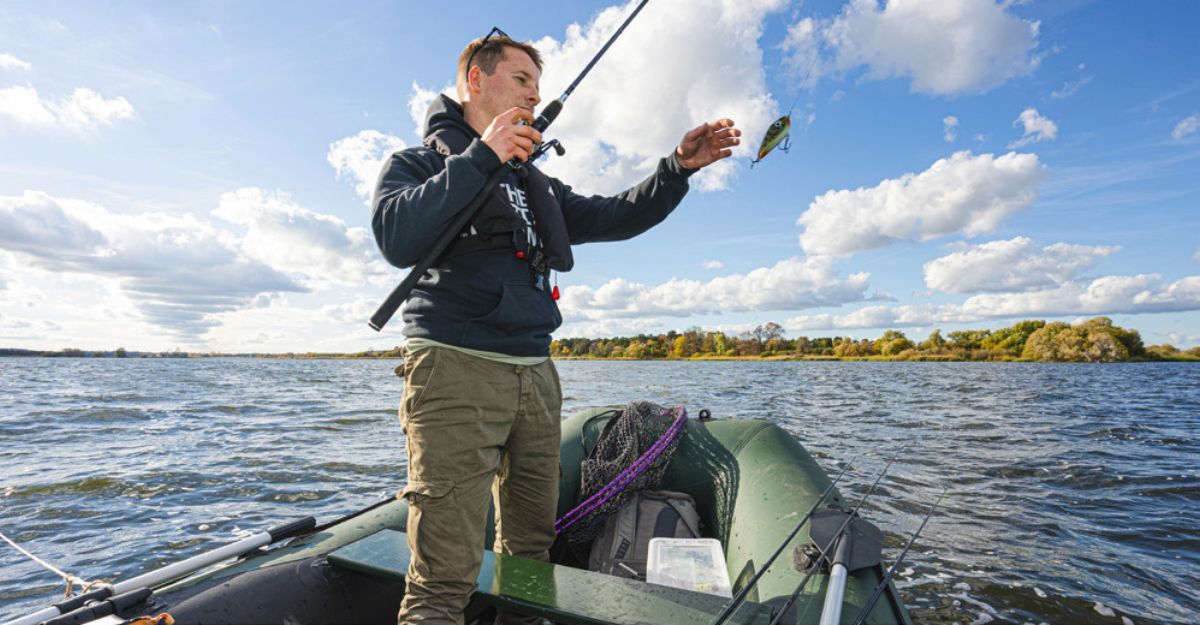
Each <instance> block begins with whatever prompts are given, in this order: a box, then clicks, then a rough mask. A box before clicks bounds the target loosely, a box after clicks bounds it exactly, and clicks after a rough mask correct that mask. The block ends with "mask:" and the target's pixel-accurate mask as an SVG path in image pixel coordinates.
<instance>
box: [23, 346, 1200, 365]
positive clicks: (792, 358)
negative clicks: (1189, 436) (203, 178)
mask: <svg viewBox="0 0 1200 625" xmlns="http://www.w3.org/2000/svg"><path fill="white" fill-rule="evenodd" d="M403 357H404V356H403V355H402V354H400V353H398V352H397V353H390V352H388V353H375V354H369V355H364V354H333V353H330V354H319V353H311V354H287V353H284V354H266V353H263V354H257V353H254V354H222V353H213V352H208V353H199V352H168V353H167V355H163V354H160V353H155V352H129V353H128V354H126V355H125V356H115V355H113V353H112V352H103V351H86V350H81V352H80V353H64V352H61V351H39V350H13V349H0V358H123V359H127V360H135V359H151V360H162V359H204V358H246V359H257V360H398V359H401V358H403ZM551 358H552V359H553V360H556V361H589V362H1035V363H1065V362H1089V361H1074V360H1032V359H1026V358H999V357H997V358H987V359H974V358H963V357H958V356H952V355H933V354H920V355H916V356H823V355H812V354H807V355H799V354H771V355H763V356H690V357H687V358H673V357H667V358H590V357H587V356H551ZM1095 362H1105V363H1106V364H1115V363H1135V362H1200V356H1192V355H1189V354H1184V353H1180V354H1177V355H1172V356H1165V357H1153V356H1142V357H1137V358H1129V359H1127V360H1118V361H1095Z"/></svg>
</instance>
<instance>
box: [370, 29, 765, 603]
mask: <svg viewBox="0 0 1200 625" xmlns="http://www.w3.org/2000/svg"><path fill="white" fill-rule="evenodd" d="M541 69H542V63H541V58H540V56H539V55H538V52H537V50H536V49H534V48H533V47H532V46H530V45H528V44H525V43H520V42H517V41H514V40H512V39H510V38H508V37H507V36H504V35H503V34H501V35H500V36H490V35H489V36H488V37H484V38H481V39H477V40H475V41H472V42H471V43H470V44H469V45H468V46H467V47H466V49H464V50H463V52H462V54H461V55H460V57H459V63H458V77H457V90H458V97H459V100H461V102H462V104H461V106H460V105H459V104H458V103H456V102H454V101H453V100H451V99H450V98H447V97H445V96H441V97H440V98H439V99H438V100H436V101H435V102H434V103H433V105H432V106H431V107H430V109H429V113H428V116H427V118H426V131H425V145H424V146H423V147H417V148H409V149H407V150H404V151H401V152H398V153H396V154H394V155H392V157H391V159H390V160H389V162H388V163H387V164H386V166H385V167H384V169H383V172H382V174H381V175H380V179H379V182H378V185H377V188H376V192H375V198H374V203H373V212H372V218H371V224H372V227H373V229H374V233H375V240H376V243H378V244H379V248H380V250H381V251H382V252H383V255H384V257H385V258H386V259H387V260H388V262H390V263H391V264H393V265H395V266H397V267H409V266H412V265H414V264H416V262H417V261H418V260H419V259H421V258H422V257H423V256H424V255H425V254H426V253H428V250H429V249H430V247H431V246H432V245H433V242H434V241H435V239H437V237H438V235H439V234H441V233H442V231H443V230H444V229H446V228H447V227H448V223H449V222H450V221H451V220H452V218H453V216H454V215H455V214H456V213H457V212H458V211H459V210H461V209H462V208H463V207H464V206H465V205H466V204H467V203H469V202H470V201H471V199H472V198H473V197H475V195H476V194H477V193H478V192H479V191H480V190H481V189H482V187H483V186H484V182H485V179H486V178H487V177H488V176H489V174H491V173H492V172H493V171H495V170H496V169H497V168H499V167H508V166H507V165H505V163H506V162H508V161H510V160H514V159H515V160H517V161H525V160H526V159H527V158H528V157H529V155H530V153H531V152H532V151H533V149H534V147H535V145H537V144H538V143H540V142H541V139H542V138H541V135H540V133H538V132H537V131H536V130H534V129H533V128H532V127H530V126H527V125H521V122H526V123H532V122H533V120H534V115H533V112H534V108H535V107H536V106H537V104H538V102H539V101H540V100H541V97H540V95H539V93H538V81H539V79H540V77H541ZM614 105H617V103H614ZM733 126H734V124H733V121H732V120H728V119H722V120H719V121H716V122H711V123H708V124H704V125H702V126H699V127H697V128H695V129H693V130H692V131H690V132H688V133H687V134H686V135H684V137H683V140H682V142H681V143H680V145H679V147H678V148H677V149H676V150H675V151H674V153H672V154H671V155H669V156H667V157H666V158H664V159H662V160H661V161H660V162H659V164H658V168H657V170H656V171H655V173H654V174H653V175H651V176H650V177H649V178H647V179H646V180H645V181H643V182H642V183H640V184H639V185H637V186H635V187H633V188H632V189H630V190H628V191H626V192H624V193H622V194H620V195H617V196H614V197H610V198H602V197H599V196H592V197H584V196H582V195H579V194H576V193H574V192H572V191H571V188H570V187H568V186H566V185H564V184H563V183H561V182H559V181H558V180H555V179H552V178H548V177H547V176H545V175H544V174H542V173H541V172H540V171H538V170H537V169H536V168H535V167H533V166H531V165H528V164H527V165H525V166H524V167H523V168H521V170H520V171H519V172H513V173H511V174H509V175H508V176H507V177H506V178H505V179H504V180H503V181H502V183H501V184H500V185H499V186H498V187H497V189H496V190H495V191H494V193H493V194H492V196H491V197H490V198H489V200H488V202H487V203H486V204H485V205H484V206H483V207H482V209H481V210H480V213H479V216H478V217H476V218H475V220H474V221H473V222H472V223H471V224H470V226H469V227H468V228H466V230H465V231H464V232H462V233H461V235H460V236H459V237H458V238H457V239H456V241H455V243H454V244H453V245H451V247H450V248H449V249H447V251H446V252H445V253H443V255H442V256H441V257H440V258H439V259H438V261H437V262H435V263H434V264H433V267H432V268H431V269H430V270H429V271H428V272H426V274H425V275H424V276H423V277H422V278H421V280H420V281H419V282H418V283H417V285H416V287H415V288H414V289H413V291H412V294H411V295H409V297H408V299H407V300H406V301H405V306H404V311H403V319H404V335H405V338H406V341H405V363H404V365H403V367H402V368H401V369H399V370H398V372H399V373H401V374H402V375H403V376H404V377H405V388H404V395H403V398H402V400H401V405H400V421H401V426H402V428H403V429H404V432H405V436H406V440H407V449H406V451H407V455H408V485H407V486H406V487H405V489H404V490H403V492H402V493H401V496H403V497H405V498H406V499H408V501H409V504H410V508H409V517H408V544H409V547H410V548H411V550H412V553H413V558H412V564H411V566H410V567H409V571H408V579H407V589H406V592H405V596H404V601H403V603H402V604H401V608H400V615H399V619H400V622H401V623H418V622H420V623H462V621H463V614H462V611H463V608H464V607H465V606H466V603H467V600H468V598H469V597H470V594H471V592H472V591H473V590H474V588H475V578H476V576H477V575H478V573H479V568H480V564H481V561H482V557H483V554H482V551H483V549H484V547H485V545H484V535H485V531H486V528H485V524H486V519H487V512H488V504H489V503H490V502H491V501H493V500H494V501H495V503H496V518H495V530H496V542H495V545H494V549H495V550H496V551H497V552H500V553H505V554H511V555H516V556H521V557H525V558H535V559H539V560H546V559H547V558H548V550H549V548H550V545H551V543H553V541H554V519H555V512H556V508H557V500H558V478H559V465H558V450H559V438H560V425H559V422H560V420H561V416H560V412H561V408H562V390H561V387H560V386H559V379H558V374H557V372H556V371H555V369H554V365H553V363H552V362H551V361H550V358H549V354H550V333H551V332H553V331H554V330H555V329H556V328H558V326H559V325H560V324H561V323H562V316H561V315H560V314H559V311H558V305H557V303H556V302H555V300H556V299H557V297H558V291H557V288H556V287H552V286H551V282H550V278H551V272H552V271H568V270H570V269H571V266H572V264H573V262H574V261H573V258H572V255H571V245H575V244H579V243H586V242H590V241H617V240H623V239H628V238H630V237H633V236H635V235H637V234H640V233H642V232H644V231H646V230H647V229H649V228H650V227H652V226H654V225H655V224H657V223H659V222H660V221H662V220H663V219H665V218H666V216H667V215H668V214H669V213H670V212H671V211H672V210H673V209H674V208H675V206H676V205H677V204H678V203H679V201H680V200H681V199H682V198H683V196H684V194H685V193H687V190H688V183H687V178H688V176H690V175H691V174H692V173H694V172H695V171H696V170H698V169H700V168H702V167H705V166H707V165H709V164H711V163H713V162H716V161H718V160H720V159H722V158H726V157H728V156H729V155H730V152H731V148H732V147H733V146H735V145H737V144H738V143H739V141H740V140H739V139H738V137H739V136H740V135H741V132H740V131H739V130H737V129H735V128H734V127H733ZM510 618H511V617H510V616H509V615H503V614H502V615H501V619H502V620H507V619H510Z"/></svg>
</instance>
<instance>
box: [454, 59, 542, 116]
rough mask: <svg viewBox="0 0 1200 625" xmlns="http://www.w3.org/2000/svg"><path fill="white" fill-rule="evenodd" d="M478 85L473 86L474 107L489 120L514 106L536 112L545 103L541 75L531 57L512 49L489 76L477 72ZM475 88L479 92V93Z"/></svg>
mask: <svg viewBox="0 0 1200 625" xmlns="http://www.w3.org/2000/svg"><path fill="white" fill-rule="evenodd" d="M472 71H473V73H477V74H478V82H473V83H472V85H471V87H470V88H471V103H472V104H475V105H478V106H479V107H480V111H481V112H483V113H484V114H485V115H486V116H487V117H488V118H489V119H491V118H495V117H496V116H497V115H499V114H501V113H503V112H504V111H507V110H508V109H510V108H513V107H514V106H519V107H521V108H525V109H528V110H529V112H530V113H532V112H533V110H534V107H536V106H537V104H538V102H541V101H542V98H541V95H540V94H539V91H538V81H539V80H540V79H541V72H539V71H538V68H537V65H535V64H534V62H533V59H531V58H529V55H528V54H525V53H524V52H522V51H520V50H515V49H513V48H504V58H503V59H501V60H500V62H499V63H496V71H494V72H492V74H491V75H488V74H486V73H484V72H483V70H480V69H478V68H476V69H474V70H472ZM476 85H477V86H478V90H476V88H475V87H476Z"/></svg>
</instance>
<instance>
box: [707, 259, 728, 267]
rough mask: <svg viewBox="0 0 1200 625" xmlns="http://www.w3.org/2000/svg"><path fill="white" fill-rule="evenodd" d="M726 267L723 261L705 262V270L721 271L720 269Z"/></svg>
mask: <svg viewBox="0 0 1200 625" xmlns="http://www.w3.org/2000/svg"><path fill="white" fill-rule="evenodd" d="M724 266H725V263H723V262H721V261H719V260H706V261H704V268H705V269H720V268H722V267H724Z"/></svg>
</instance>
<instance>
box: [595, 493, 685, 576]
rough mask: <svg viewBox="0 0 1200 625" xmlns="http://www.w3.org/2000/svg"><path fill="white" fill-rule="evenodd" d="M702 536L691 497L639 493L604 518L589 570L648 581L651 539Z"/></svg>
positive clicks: (675, 494) (681, 494) (677, 494)
mask: <svg viewBox="0 0 1200 625" xmlns="http://www.w3.org/2000/svg"><path fill="white" fill-rule="evenodd" d="M699 537H700V515H699V514H698V513H697V512H696V501H695V500H694V499H692V497H691V495H687V494H685V493H677V492H673V491H667V490H643V491H638V492H637V493H635V494H634V495H633V496H632V497H630V498H629V501H628V502H626V503H625V505H624V506H622V507H621V508H620V509H619V510H617V511H616V512H615V513H613V514H611V515H609V517H608V518H607V519H605V521H604V527H603V528H602V529H601V530H600V534H599V535H597V536H596V540H595V542H593V543H592V551H591V555H590V557H589V558H588V570H591V571H599V572H601V573H604V574H607V575H616V576H617V577H627V578H631V579H639V580H643V581H645V579H646V558H647V556H648V555H649V553H650V539H651V538H699Z"/></svg>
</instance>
